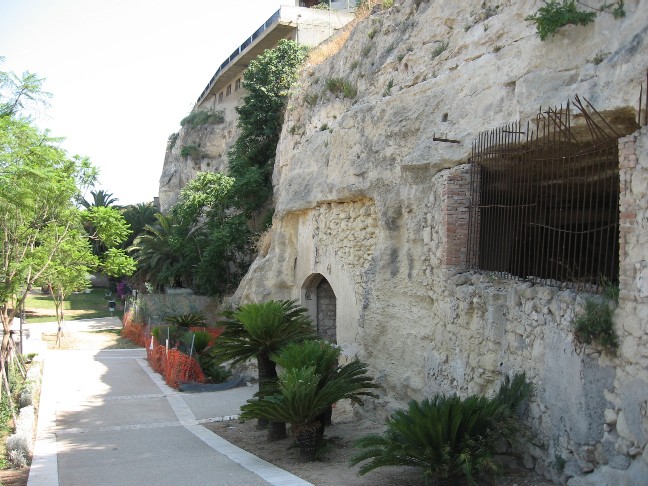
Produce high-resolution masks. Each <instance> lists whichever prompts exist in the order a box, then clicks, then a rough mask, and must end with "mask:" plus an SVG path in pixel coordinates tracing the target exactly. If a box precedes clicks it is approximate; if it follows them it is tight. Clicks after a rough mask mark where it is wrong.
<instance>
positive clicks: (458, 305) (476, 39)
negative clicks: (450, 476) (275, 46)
mask: <svg viewBox="0 0 648 486" xmlns="http://www.w3.org/2000/svg"><path fill="white" fill-rule="evenodd" d="M498 3H499V7H498V8H496V9H495V10H494V13H495V15H493V16H490V17H489V18H485V17H487V16H488V15H490V14H491V13H493V10H492V9H489V7H492V8H494V7H495V6H494V4H493V5H491V4H487V3H484V4H479V3H476V2H468V1H455V2H433V1H429V2H414V1H405V2H403V3H402V4H401V5H398V6H395V7H394V8H392V9H389V10H387V11H385V12H381V13H375V14H373V15H371V16H370V17H369V18H368V19H367V20H365V21H363V22H361V23H360V24H358V26H357V27H356V28H355V30H354V31H353V33H352V34H351V36H350V39H349V41H348V43H347V44H346V45H345V46H344V47H343V48H342V50H341V51H340V52H339V53H338V54H336V55H334V56H333V57H331V58H330V59H328V60H327V61H325V62H323V63H322V64H321V65H318V66H307V67H306V68H305V69H304V72H303V76H302V78H301V80H300V82H299V83H298V87H297V88H296V89H295V90H294V92H293V94H292V95H291V98H290V100H289V103H288V109H287V113H286V121H285V124H284V128H283V132H282V136H281V140H280V142H279V146H278V149H277V158H276V163H275V169H274V175H273V182H274V188H275V206H276V211H275V216H274V221H273V228H272V232H273V242H272V244H271V246H270V249H269V251H268V253H267V255H264V256H263V257H260V258H259V259H257V261H255V262H254V264H253V265H252V267H251V269H250V272H249V273H248V275H247V276H246V278H245V279H244V281H243V282H242V283H241V285H240V287H239V289H238V291H237V294H236V295H235V297H234V300H235V302H247V301H258V300H267V299H269V298H295V299H298V300H300V302H302V304H304V305H306V306H309V309H310V310H311V312H315V310H314V308H313V301H312V300H308V299H306V294H307V292H308V291H309V289H310V285H311V284H312V282H313V281H315V279H318V278H320V277H324V278H326V280H327V281H328V282H329V283H330V285H331V287H332V289H333V291H334V293H335V295H336V299H337V313H336V326H337V333H336V337H337V342H338V344H339V345H340V346H341V347H342V349H343V353H345V355H353V356H358V357H359V358H360V359H362V360H364V361H366V362H367V363H368V364H369V365H370V367H371V370H372V372H373V374H374V375H375V376H377V377H378V378H377V379H378V381H379V382H380V384H381V385H382V386H383V387H384V395H383V396H382V397H381V398H380V399H379V400H375V401H372V400H368V401H367V406H366V408H365V413H369V414H377V415H385V414H387V413H389V412H390V411H392V410H394V409H395V408H398V407H402V406H404V405H405V404H406V402H407V400H409V399H411V398H416V399H420V398H423V397H426V396H430V395H432V394H434V393H452V392H456V393H459V394H461V395H467V394H471V393H485V394H491V393H493V392H494V391H495V390H496V388H497V386H498V384H499V383H500V381H501V379H502V376H503V375H505V374H511V373H514V372H517V371H525V372H526V374H527V377H528V378H529V379H530V380H531V381H532V382H533V383H534V384H535V385H536V388H537V392H536V394H535V396H534V397H533V398H532V400H531V403H530V406H529V407H528V410H527V412H526V413H525V421H526V423H527V425H529V427H530V429H531V431H532V435H533V444H535V445H530V446H528V448H527V450H526V451H525V455H524V458H525V464H526V465H527V466H528V467H533V468H535V469H536V470H538V471H541V472H544V473H546V474H548V475H555V472H552V471H553V470H551V469H550V467H549V464H550V463H551V461H553V460H554V458H555V456H556V455H558V456H560V457H564V458H568V462H567V465H568V467H569V470H568V472H569V475H576V476H578V477H574V478H572V479H571V480H570V483H569V484H574V485H580V484H618V485H623V484H633V485H634V484H646V478H647V477H648V473H646V471H645V469H646V464H645V461H643V459H640V458H638V459H635V460H634V461H633V462H632V463H631V464H630V457H631V455H632V453H631V451H632V450H634V449H633V448H636V447H639V446H643V444H645V441H646V435H647V434H648V431H647V430H646V413H645V406H643V405H642V403H644V401H645V400H646V399H645V397H643V395H641V392H637V393H633V392H632V391H630V389H631V388H633V387H634V388H637V389H639V390H646V389H647V387H646V383H648V351H646V350H647V349H648V343H647V340H648V338H647V337H646V334H645V332H641V330H645V319H644V321H643V322H641V321H640V317H639V316H645V315H647V314H646V313H647V312H648V298H647V296H648V291H646V289H645V288H644V287H646V285H645V283H644V281H645V280H648V278H646V277H645V275H644V274H643V273H642V272H644V271H645V268H646V266H645V264H643V266H642V263H641V262H644V263H645V262H646V261H648V218H647V217H645V216H643V214H644V213H642V211H644V210H645V209H646V205H647V203H646V201H647V199H648V198H646V193H647V192H648V187H647V186H648V178H647V177H644V176H645V175H646V174H648V129H646V128H643V129H641V130H639V131H635V130H636V126H635V120H636V105H637V99H638V93H639V84H640V83H641V81H642V80H644V79H645V69H646V65H645V60H646V59H648V44H647V43H646V40H645V39H646V33H648V2H647V1H646V0H633V1H630V2H626V4H625V8H626V12H627V14H626V16H625V17H624V18H622V19H614V18H613V17H612V16H611V15H608V14H601V15H598V16H597V19H596V21H595V22H594V23H593V24H591V25H588V26H567V27H564V28H562V29H560V30H559V31H558V32H557V33H556V35H555V36H552V37H550V38H549V39H548V40H547V41H546V42H541V41H540V40H539V38H538V36H537V35H536V32H535V28H534V26H533V25H532V24H531V23H529V22H525V21H524V17H525V16H527V15H529V14H531V13H533V12H534V11H536V10H537V8H538V7H539V6H541V2H537V1H534V0H523V1H519V2H513V1H512V0H505V1H503V2H498ZM487 9H488V12H489V13H488V15H487V12H486V11H487ZM370 31H373V32H374V33H373V35H372V36H369V35H368V34H369V32H370ZM446 42H447V45H446ZM442 47H445V48H442ZM598 54H602V57H604V60H603V61H602V62H600V63H598V64H597V63H594V62H591V61H588V60H592V59H593V58H594V57H596V56H597V55H598ZM334 77H342V78H344V79H346V80H347V81H348V82H349V83H350V84H351V85H353V86H355V87H356V88H357V96H356V97H354V98H351V99H350V98H343V97H341V96H336V95H334V94H332V93H330V92H329V91H328V90H327V88H326V81H327V80H329V79H331V78H334ZM575 94H579V95H580V96H581V97H586V98H587V99H588V100H590V101H591V102H592V104H593V105H594V106H595V107H596V108H597V110H599V111H600V112H601V113H603V114H604V116H606V117H607V119H609V120H611V121H612V123H613V124H614V126H615V129H616V130H617V131H619V132H620V134H622V135H628V134H630V135H628V136H627V137H625V138H623V139H621V141H620V145H619V147H620V167H621V168H622V169H621V174H620V176H621V181H622V195H621V201H622V202H621V214H624V211H626V212H627V214H628V218H629V219H627V220H625V222H624V221H622V223H621V236H620V248H621V261H620V269H621V270H620V274H621V282H620V290H621V292H620V300H619V307H618V309H617V311H616V314H615V316H616V319H617V322H616V324H617V325H616V327H617V332H618V333H619V342H620V345H621V349H620V350H619V353H618V354H617V355H616V356H611V355H608V354H606V353H602V352H601V350H600V349H598V348H592V347H583V346H582V345H580V344H578V343H577V342H575V339H574V336H573V332H572V326H573V321H574V317H575V316H576V315H578V314H579V313H581V312H582V311H583V307H584V303H585V297H586V296H585V295H582V294H579V293H577V292H575V291H573V290H557V289H556V288H554V287H551V286H549V285H534V284H532V283H530V282H520V281H514V280H505V279H500V278H498V277H495V276H492V275H488V274H484V275H482V274H479V273H471V272H465V273H459V274H457V273H458V270H457V269H456V268H451V266H450V265H448V264H447V262H448V259H449V255H451V254H453V250H454V249H456V248H455V246H456V244H457V243H456V241H458V239H457V237H456V233H457V231H458V227H457V225H456V224H454V222H453V220H452V218H451V217H449V216H448V212H447V208H448V206H449V204H450V203H453V202H454V201H456V200H457V199H456V198H460V197H462V194H452V193H451V191H449V189H448V187H449V185H450V182H449V181H452V180H453V178H455V177H457V176H458V175H459V174H460V173H461V171H462V170H464V169H465V166H466V164H467V162H468V158H469V156H470V151H471V143H472V141H473V140H475V138H476V137H477V135H478V134H479V133H480V132H482V131H484V130H489V129H492V128H495V127H498V126H501V125H503V124H505V123H508V122H511V121H513V120H518V119H520V120H521V121H523V122H524V121H526V120H529V119H533V117H534V116H535V114H536V113H537V110H538V107H540V106H544V107H546V106H556V105H560V104H561V103H565V102H566V101H567V100H568V99H570V98H572V97H573V95H575ZM307 95H308V96H309V99H313V95H317V102H316V103H315V104H314V105H313V103H310V104H309V103H306V102H305V99H306V96H307ZM435 135H436V136H437V137H441V138H448V139H453V140H458V141H459V142H460V143H457V144H455V143H443V142H438V141H434V140H433V138H434V136H435ZM624 167H625V168H626V169H624ZM459 192H460V191H459ZM464 195H465V194H464ZM632 215H636V217H635V216H632ZM636 265H638V267H637V266H636ZM634 380H637V381H636V382H635V381H634ZM639 395H641V396H639ZM642 407H643V408H642ZM606 410H612V412H613V413H615V414H616V416H617V420H616V423H615V422H614V420H613V419H612V416H611V413H610V412H607V414H606V413H605V412H606ZM357 413H361V412H360V411H357ZM620 424H621V425H620ZM623 424H625V425H623ZM624 426H625V428H624ZM617 432H618V433H617ZM597 445H600V447H597ZM606 462H607V463H608V465H607V466H604V465H603V464H605V463H606ZM628 464H630V465H629V467H627V469H626V470H625V471H624V470H622V468H623V466H627V465H628ZM612 465H614V466H616V467H617V468H618V467H620V468H621V469H617V468H615V467H611V466H612ZM592 469H594V472H593V473H592V474H590V475H588V476H583V477H580V476H581V475H582V474H583V473H584V472H588V471H591V470H592Z"/></svg>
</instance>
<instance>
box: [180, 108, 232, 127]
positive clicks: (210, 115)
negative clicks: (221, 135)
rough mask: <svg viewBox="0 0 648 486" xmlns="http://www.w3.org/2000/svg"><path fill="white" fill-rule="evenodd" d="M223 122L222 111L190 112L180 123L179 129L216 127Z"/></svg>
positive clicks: (223, 114) (223, 115)
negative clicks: (202, 126)
mask: <svg viewBox="0 0 648 486" xmlns="http://www.w3.org/2000/svg"><path fill="white" fill-rule="evenodd" d="M224 122H225V113H224V112H223V111H222V110H219V111H215V112H209V111H192V112H191V113H189V115H187V116H186V117H184V118H183V119H182V120H181V121H180V126H181V127H189V128H196V127H198V126H201V125H218V124H221V123H224Z"/></svg>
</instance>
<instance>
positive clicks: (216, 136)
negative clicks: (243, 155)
mask: <svg viewBox="0 0 648 486" xmlns="http://www.w3.org/2000/svg"><path fill="white" fill-rule="evenodd" d="M199 109H200V108H199ZM230 112H231V115H230V117H229V118H228V119H226V120H225V121H224V122H223V123H219V124H205V125H200V126H197V127H194V128H191V127H189V126H185V127H183V128H182V129H181V130H180V132H179V133H178V138H177V139H176V141H175V143H174V144H173V146H172V147H169V146H167V151H166V154H165V155H164V165H163V167H162V175H161V176H160V189H159V197H160V209H161V211H162V212H166V211H167V210H168V209H169V208H170V207H171V206H173V205H174V204H175V203H176V201H177V200H178V196H179V195H180V191H181V190H182V188H183V187H184V186H185V185H186V184H187V182H189V181H191V180H192V179H194V178H195V177H196V174H197V173H198V172H224V171H226V169H227V151H228V150H229V148H230V146H231V144H232V143H234V141H236V138H237V136H238V129H237V128H236V123H237V120H238V119H237V118H236V116H235V112H234V110H230ZM191 146H194V147H195V148H196V150H195V152H194V153H193V154H192V155H189V156H186V157H183V156H182V155H181V152H182V148H183V147H191Z"/></svg>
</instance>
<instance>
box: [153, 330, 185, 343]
mask: <svg viewBox="0 0 648 486" xmlns="http://www.w3.org/2000/svg"><path fill="white" fill-rule="evenodd" d="M186 332H187V331H186V330H184V329H180V328H179V327H177V326H158V327H154V328H153V330H152V331H151V334H153V337H154V338H155V339H156V340H157V342H158V343H159V344H161V345H163V346H164V345H165V343H166V340H167V339H168V340H169V348H175V347H176V346H178V345H179V344H181V340H182V337H183V336H184V335H185V334H186Z"/></svg>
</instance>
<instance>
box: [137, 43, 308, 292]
mask: <svg viewBox="0 0 648 486" xmlns="http://www.w3.org/2000/svg"><path fill="white" fill-rule="evenodd" d="M305 53H306V49H305V48H304V47H301V46H299V45H298V44H296V43H295V42H293V41H287V40H282V41H280V42H279V45H278V46H277V47H276V48H275V49H270V50H267V51H265V52H264V53H263V54H262V55H260V56H259V57H258V58H256V59H255V60H254V61H252V62H251V63H250V65H249V67H248V68H247V70H246V71H245V73H244V81H243V86H244V87H245V89H246V90H247V94H246V96H245V97H244V99H243V104H242V105H241V106H240V107H237V108H236V110H237V112H238V114H239V127H240V129H241V135H240V137H239V138H238V139H237V141H236V142H235V143H234V145H233V148H232V149H231V151H230V152H229V154H228V158H229V167H230V170H229V174H228V175H225V174H220V173H215V174H214V173H199V174H198V175H197V176H196V178H195V179H194V180H192V181H191V182H189V183H188V184H187V185H186V186H185V187H184V189H183V190H182V191H181V193H180V197H179V200H178V203H177V204H176V205H174V206H173V208H171V210H170V211H169V213H168V214H167V215H165V216H159V217H158V221H157V222H155V223H153V224H151V223H148V224H147V225H146V226H145V227H144V230H143V232H142V234H141V235H140V236H139V237H137V238H136V239H135V240H134V242H133V245H132V246H131V247H130V251H132V252H133V253H132V254H133V256H134V257H135V258H136V259H137V261H138V271H137V273H136V277H137V279H138V280H139V281H140V282H149V283H151V284H153V285H154V286H155V287H156V288H158V289H160V288H162V287H164V286H182V287H189V288H191V289H193V290H194V291H196V292H197V293H200V294H207V295H215V294H222V293H225V292H228V291H231V290H233V289H234V288H236V286H237V285H238V283H239V281H240V279H241V278H242V277H243V275H244V274H245V272H246V271H247V269H248V267H249V265H250V262H251V260H252V248H253V235H254V233H253V232H254V230H256V229H257V228H256V227H255V225H254V224H252V223H251V221H253V220H254V217H255V216H256V215H257V213H258V211H260V210H261V209H263V208H264V205H265V204H266V202H267V200H268V197H269V196H270V194H271V193H272V189H271V172H272V164H273V160H274V154H275V151H276V147H277V142H278V140H279V134H280V131H281V125H282V123H283V113H284V109H285V103H286V98H287V95H288V91H289V89H290V87H291V86H292V84H293V83H294V81H295V79H296V76H297V68H298V66H299V65H300V64H301V62H302V61H303V59H304V56H305ZM218 113H219V112H216V114H218ZM208 115H209V114H208V113H207V112H194V113H192V114H191V115H190V116H189V117H187V118H185V119H184V120H183V122H182V123H183V126H185V127H194V126H197V125H200V124H202V123H211V122H213V119H212V118H209V116H211V115H209V116H208ZM195 149H196V151H195V154H198V147H197V146H196V147H195ZM192 150H193V149H192ZM181 152H182V154H181V155H183V156H187V155H191V153H190V146H185V147H183V150H182V151H181ZM198 155H199V154H198Z"/></svg>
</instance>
